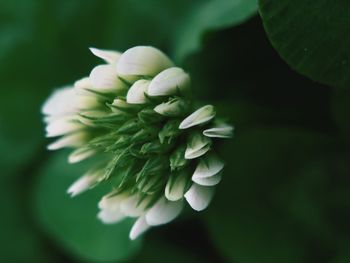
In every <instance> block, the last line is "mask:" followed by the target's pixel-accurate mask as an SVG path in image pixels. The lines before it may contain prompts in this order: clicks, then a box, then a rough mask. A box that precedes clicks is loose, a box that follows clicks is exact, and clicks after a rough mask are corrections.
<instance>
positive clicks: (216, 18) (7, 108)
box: [0, 0, 350, 263]
mask: <svg viewBox="0 0 350 263" xmlns="http://www.w3.org/2000/svg"><path fill="white" fill-rule="evenodd" d="M261 2H264V1H261ZM265 2H273V1H265ZM281 2H283V1H281ZM295 2H299V3H300V1H299V0H298V1H295ZM305 2H310V1H305ZM320 2H325V1H324V0H322V1H320ZM340 2H341V1H334V3H336V4H337V5H339V4H341V3H340ZM343 4H345V3H343ZM345 5H346V8H345V7H344V8H345V10H350V9H349V5H348V4H345ZM257 10H258V6H257V3H256V1H255V0H245V1H239V0H230V1H229V0H192V1H188V0H177V1H170V0H169V1H166V0H143V1H139V0H128V1H126V0H119V1H118V0H115V1H113V0H60V1H54V0H0V175H1V176H0V207H1V214H0V261H1V262H35V263H36V262H126V263H127V262H135V263H136V262H142V263H143V262H146V263H147V262H155V263H156V262H165V261H166V262H168V263H171V262H191V263H192V262H215V263H216V262H218V263H220V262H234V263H235V262H237V263H275V262H276V263H289V262H290V263H299V262H317V263H323V262H325V263H326V262H327V263H328V262H331V263H347V262H350V223H349V222H350V191H349V190H350V155H349V153H350V151H349V149H350V148H349V131H350V119H349V113H350V93H349V92H348V91H347V90H346V89H341V88H334V87H330V86H331V85H327V86H326V85H322V84H318V83H317V82H314V81H312V80H310V79H309V78H307V77H304V76H303V75H301V74H299V73H297V72H296V71H294V70H292V69H291V67H290V66H288V64H287V63H286V62H285V61H284V60H283V59H282V58H281V57H280V56H279V54H278V52H277V51H279V49H278V48H277V51H276V50H275V49H274V47H273V46H276V45H271V44H270V41H269V39H268V36H267V34H266V32H265V30H264V27H263V21H262V19H261V17H260V15H259V14H258V11H257ZM342 21H343V22H344V21H345V20H344V19H343V20H342ZM347 21H348V22H349V19H348V20H347ZM348 24H350V23H348ZM265 25H267V26H268V25H269V24H265ZM305 26H306V27H307V24H305ZM297 29H298V28H297ZM320 30H321V31H322V30H327V28H321V29H320ZM332 30H336V29H335V28H333V29H332ZM347 30H348V31H347V32H350V31H349V27H347ZM270 32H271V31H270ZM349 35H350V34H349ZM339 44H340V43H339ZM135 45H153V46H155V47H157V48H160V49H161V50H163V51H164V52H165V53H167V54H169V56H170V57H171V58H173V59H174V60H175V61H176V63H177V64H178V65H180V66H182V67H183V68H185V70H186V71H188V72H189V73H190V74H191V76H192V81H193V85H194V90H195V96H196V97H197V98H198V99H199V100H201V101H203V103H204V102H210V103H211V104H214V105H216V106H217V107H218V109H219V112H220V115H223V116H226V117H227V118H228V119H229V121H230V122H231V123H232V124H233V125H234V126H235V137H234V139H233V140H231V141H226V142H225V143H223V144H222V145H221V147H220V152H221V155H222V157H223V159H225V161H226V163H227V167H226V170H225V176H224V180H223V182H222V183H221V184H220V185H219V187H218V189H217V193H216V196H215V199H214V201H213V203H212V204H211V206H210V207H209V208H208V209H207V210H206V211H204V212H201V213H195V212H190V211H188V213H185V215H183V216H182V217H181V218H179V219H178V220H176V221H175V222H173V223H171V224H169V225H166V226H162V227H158V228H154V229H152V230H151V231H149V232H148V233H147V234H146V235H145V236H144V238H142V239H140V240H137V241H135V242H131V241H129V240H128V232H129V229H130V227H131V225H132V222H130V221H124V222H122V223H120V224H117V225H113V226H104V225H102V224H101V223H100V222H99V221H98V220H97V218H96V213H97V207H96V203H97V200H98V199H99V197H100V196H101V193H102V192H103V190H101V189H96V190H93V191H90V192H89V193H86V194H83V195H81V196H79V197H77V198H75V199H70V198H69V197H68V195H67V194H66V189H67V187H68V186H69V185H70V184H71V183H72V182H73V181H74V180H75V179H76V178H77V177H78V176H79V175H80V174H81V173H82V171H84V166H86V165H88V164H84V163H83V164H80V165H68V164H67V163H66V157H67V152H66V151H60V152H58V153H51V152H48V151H47V150H46V145H47V144H48V142H49V140H47V139H45V136H44V125H43V122H42V116H41V112H40V108H41V105H42V104H43V102H44V101H45V99H46V98H47V97H48V96H49V94H50V93H51V92H52V91H53V89H54V88H57V87H61V86H64V85H67V84H70V83H73V82H74V81H75V80H77V79H79V78H81V77H84V76H86V75H88V74H89V72H90V70H91V69H92V68H93V67H94V66H95V65H96V64H97V63H100V61H98V59H97V58H95V57H94V56H93V55H92V54H90V52H89V50H88V47H97V48H105V49H116V50H120V51H124V50H126V49H128V48H130V47H132V46H135ZM342 46H344V45H343V44H342ZM348 47H349V46H348ZM331 48H335V49H336V48H337V47H336V46H334V47H331ZM305 52H306V51H305ZM282 56H283V55H282ZM319 62H320V64H321V63H322V61H321V60H320V61H319ZM325 63H326V62H325ZM289 64H290V63H289ZM344 64H346V63H344ZM303 65H304V64H303ZM313 70H314V69H313ZM326 83H328V82H326ZM343 84H344V82H343Z"/></svg>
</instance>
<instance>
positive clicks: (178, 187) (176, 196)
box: [165, 170, 189, 201]
mask: <svg viewBox="0 0 350 263" xmlns="http://www.w3.org/2000/svg"><path fill="white" fill-rule="evenodd" d="M188 181H189V180H188V174H187V173H186V172H185V171H184V170H182V171H180V173H177V174H172V175H170V177H169V180H168V182H167V184H166V187H165V197H166V198H167V199H168V200H169V201H178V200H180V199H181V198H183V196H184V194H185V190H186V187H187V184H188Z"/></svg>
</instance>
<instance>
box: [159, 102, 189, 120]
mask: <svg viewBox="0 0 350 263" xmlns="http://www.w3.org/2000/svg"><path fill="white" fill-rule="evenodd" d="M187 109H188V104H187V103H186V102H185V101H184V100H182V99H180V98H174V99H171V100H170V101H167V102H164V103H161V104H159V105H157V106H156V107H155V108H154V111H155V112H158V113H159V114H161V115H163V116H167V117H178V116H182V115H183V114H184V113H185V112H186V111H187Z"/></svg>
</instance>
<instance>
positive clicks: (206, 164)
mask: <svg viewBox="0 0 350 263" xmlns="http://www.w3.org/2000/svg"><path fill="white" fill-rule="evenodd" d="M224 166H225V164H224V163H223V162H222V161H221V160H220V159H219V158H218V157H217V156H216V155H215V154H213V153H210V154H208V155H206V156H204V157H203V158H201V160H200V161H199V164H198V165H197V168H196V170H195V171H194V174H193V176H192V180H195V179H197V178H209V177H211V176H213V175H216V174H218V173H219V172H220V171H221V170H222V169H223V168H224Z"/></svg>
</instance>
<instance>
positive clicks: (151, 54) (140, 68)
mask: <svg viewBox="0 0 350 263" xmlns="http://www.w3.org/2000/svg"><path fill="white" fill-rule="evenodd" d="M172 66H173V63H172V62H171V60H170V59H169V58H168V57H167V56H166V55H165V54H164V53H163V52H161V51H160V50H158V49H156V48H154V47H149V46H138V47H133V48H130V49H128V50H127V51H125V52H124V53H123V54H122V55H121V57H120V58H119V61H118V63H117V73H118V74H119V75H120V76H122V77H126V78H127V77H128V76H129V77H130V76H152V77H153V76H155V75H157V74H158V73H159V72H161V71H162V70H164V69H167V68H170V67H172Z"/></svg>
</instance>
